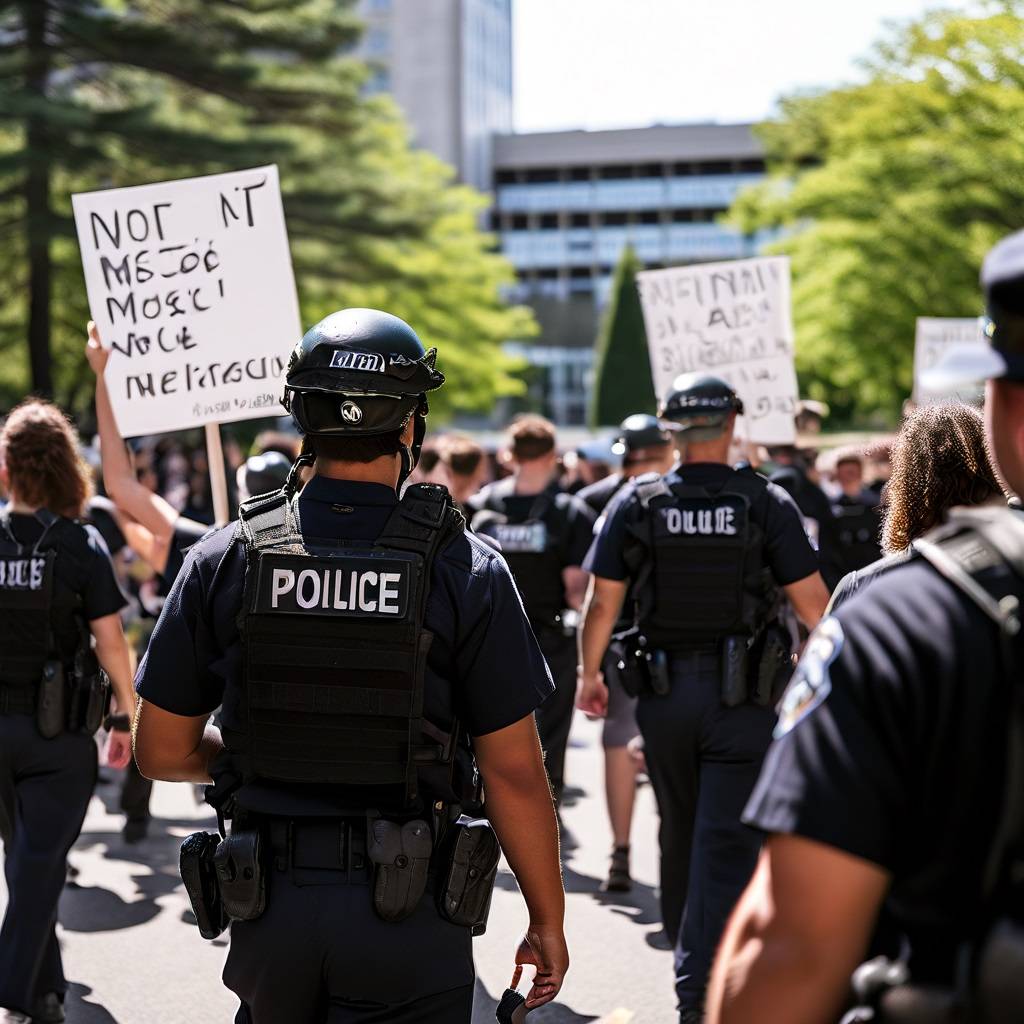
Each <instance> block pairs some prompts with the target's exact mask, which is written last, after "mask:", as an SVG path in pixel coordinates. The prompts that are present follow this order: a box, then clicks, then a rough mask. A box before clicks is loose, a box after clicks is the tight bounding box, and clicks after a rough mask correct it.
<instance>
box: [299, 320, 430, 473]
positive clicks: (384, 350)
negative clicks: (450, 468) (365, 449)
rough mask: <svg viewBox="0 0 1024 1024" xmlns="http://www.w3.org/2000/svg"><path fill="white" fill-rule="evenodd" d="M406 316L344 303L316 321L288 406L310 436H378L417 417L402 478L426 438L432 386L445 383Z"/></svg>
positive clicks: (302, 346) (301, 351)
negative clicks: (413, 436) (348, 306)
mask: <svg viewBox="0 0 1024 1024" xmlns="http://www.w3.org/2000/svg"><path fill="white" fill-rule="evenodd" d="M436 358H437V349H433V348H432V349H431V350H430V351H429V352H427V351H425V350H424V348H423V344H422V342H421V341H420V339H419V338H418V337H417V336H416V332H415V331H414V330H413V329H412V328H411V327H410V326H409V325H408V324H407V323H406V322H405V321H404V320H400V319H399V318H398V317H397V316H392V315H391V314H390V313H382V312H381V311H380V310H377V309H342V310H339V311H338V312H337V313H331V315H330V316H327V317H324V319H323V320H321V321H320V322H319V323H318V324H315V325H314V326H313V327H311V328H310V329H309V330H308V331H307V332H306V335H305V337H304V338H303V339H302V341H300V342H299V344H298V345H297V346H296V347H295V350H294V351H293V352H292V355H291V359H289V361H288V369H287V372H286V374H285V386H284V397H283V399H282V402H283V404H284V407H285V408H286V409H287V410H288V411H289V412H290V413H291V414H292V416H293V417H294V418H295V422H296V424H298V426H299V428H300V429H301V430H302V431H303V432H304V433H305V434H307V435H308V436H310V437H314V438H316V437H324V436H342V437H373V436H375V435H378V434H387V433H390V432H391V431H394V430H402V429H404V428H405V426H406V424H407V423H408V422H409V420H410V419H411V418H412V417H413V416H417V421H416V433H415V439H414V441H413V445H412V448H411V451H407V453H406V455H407V458H406V468H405V471H404V472H403V479H404V478H405V477H406V476H408V474H409V473H411V472H412V469H413V467H414V466H415V465H416V460H417V459H418V458H419V451H420V447H421V446H422V444H423V434H424V432H425V424H424V422H423V416H425V415H426V413H427V392H428V391H434V390H436V389H437V388H439V387H440V386H441V385H442V384H443V383H444V374H442V373H441V372H440V371H439V370H437V369H436V368H435V366H434V362H435V360H436Z"/></svg>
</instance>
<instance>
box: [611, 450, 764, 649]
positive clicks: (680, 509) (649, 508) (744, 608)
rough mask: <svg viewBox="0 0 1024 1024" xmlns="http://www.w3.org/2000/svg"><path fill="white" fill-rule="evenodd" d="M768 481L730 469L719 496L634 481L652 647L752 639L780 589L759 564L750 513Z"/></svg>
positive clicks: (638, 573) (634, 531)
mask: <svg viewBox="0 0 1024 1024" xmlns="http://www.w3.org/2000/svg"><path fill="white" fill-rule="evenodd" d="M767 486H768V485H767V482H766V481H765V480H764V479H763V478H761V477H759V476H758V475H757V474H756V473H755V472H753V470H749V469H743V470H737V471H735V472H734V473H733V474H732V476H731V477H730V478H729V479H728V480H727V481H726V482H725V484H723V485H722V487H721V488H720V489H718V490H717V491H712V490H710V489H708V488H706V487H700V486H695V485H693V484H687V483H685V482H681V483H673V484H671V485H669V483H668V482H667V481H666V480H665V478H663V477H653V476H652V477H650V478H641V479H640V480H639V481H638V482H637V499H638V502H639V506H640V514H639V515H638V516H637V517H636V518H634V519H633V520H632V521H631V522H629V524H628V526H627V533H628V537H629V541H628V543H627V547H626V562H627V564H628V565H629V567H630V570H631V573H633V576H634V580H635V584H634V595H635V598H636V601H637V617H638V621H639V625H640V629H641V632H642V633H643V634H644V636H645V637H646V638H647V641H648V644H649V645H650V646H651V647H655V648H661V649H663V650H669V651H671V650H680V649H685V648H687V647H693V646H698V645H704V644H708V643H713V642H717V641H718V640H721V639H722V638H723V637H726V636H733V635H746V636H753V635H754V634H756V633H757V632H759V631H760V629H761V628H762V627H763V626H764V625H765V624H766V623H767V622H768V620H769V618H770V617H771V615H772V614H773V612H774V610H775V609H776V607H777V605H778V601H779V590H778V587H777V585H776V583H775V581H774V579H773V578H772V575H771V571H770V569H768V567H767V565H766V563H765V558H764V529H763V527H762V525H761V524H760V523H758V522H756V521H755V519H754V516H753V514H752V509H753V507H754V504H755V502H756V501H757V500H758V499H759V498H760V497H761V496H762V495H763V494H764V492H765V489H766V488H767Z"/></svg>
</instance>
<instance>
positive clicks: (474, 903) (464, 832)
mask: <svg viewBox="0 0 1024 1024" xmlns="http://www.w3.org/2000/svg"><path fill="white" fill-rule="evenodd" d="M500 853H501V848H500V847H499V845H498V837H497V836H496V835H495V834H494V829H492V828H491V825H490V822H488V821H487V820H486V819H483V818H476V819H473V818H466V817H462V818H460V819H459V820H458V821H457V822H455V823H454V824H453V825H452V826H451V827H450V828H449V829H448V832H447V834H446V835H445V837H444V842H443V853H442V859H441V863H442V865H443V866H444V872H445V874H444V879H443V882H442V884H441V885H440V886H439V887H438V890H437V897H436V898H437V909H438V911H439V913H440V914H441V916H442V917H443V918H444V919H445V920H446V921H450V922H451V923H452V924H457V925H462V926H463V927H464V928H472V929H473V934H474V935H483V933H484V931H485V930H486V927H487V915H488V912H489V911H490V909H491V893H492V892H493V891H494V879H495V876H496V875H497V873H498V858H499V856H500Z"/></svg>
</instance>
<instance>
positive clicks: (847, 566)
mask: <svg viewBox="0 0 1024 1024" xmlns="http://www.w3.org/2000/svg"><path fill="white" fill-rule="evenodd" d="M836 482H837V483H838V484H839V487H840V492H839V495H838V497H837V498H836V499H835V501H834V502H833V503H832V515H833V516H834V517H835V522H836V531H837V533H838V535H839V550H838V558H837V559H836V561H837V562H838V563H839V567H840V570H841V571H840V576H845V575H846V574H847V573H849V572H856V571H857V570H858V569H863V568H864V567H865V566H867V565H870V564H871V563H872V562H874V561H877V560H878V559H879V558H880V557H881V555H882V546H881V542H880V534H881V532H882V515H881V506H880V502H879V496H878V493H877V492H875V491H872V490H870V489H869V488H868V487H866V486H865V485H864V456H863V455H862V454H861V452H860V451H858V450H856V449H850V448H848V449H846V450H844V451H841V452H840V453H839V455H838V457H837V459H836Z"/></svg>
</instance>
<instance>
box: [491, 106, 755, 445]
mask: <svg viewBox="0 0 1024 1024" xmlns="http://www.w3.org/2000/svg"><path fill="white" fill-rule="evenodd" d="M763 176H764V154H763V151H762V148H761V146H760V144H759V143H758V141H757V139H756V138H755V137H754V135H753V133H752V132H751V126H750V125H746V124H738V125H719V124H690V125H674V126H668V125H655V126H653V127H650V128H632V129H622V130H616V131H594V132H590V131H567V132H534V133H528V134H514V135H499V136H498V137H497V138H496V139H495V140H494V195H495V200H494V208H493V212H492V227H493V229H494V230H495V231H496V232H497V233H498V236H499V238H500V240H501V248H502V251H503V252H504V254H505V256H506V257H507V258H508V259H509V260H510V261H511V262H512V264H513V265H514V266H515V268H516V274H517V278H518V285H517V287H516V289H515V292H514V295H513V298H515V299H516V300H517V301H519V302H524V303H526V304H528V305H530V306H532V307H533V309H534V310H535V312H536V314H537V319H538V321H539V323H540V326H541V335H540V337H539V338H537V339H535V341H534V342H532V343H531V344H529V345H524V346H521V347H515V349H514V350H516V351H518V352H519V353H520V354H522V355H523V356H524V357H525V358H526V359H527V360H528V361H529V362H530V363H531V364H533V365H534V366H535V367H537V368H538V369H539V373H538V374H537V384H536V392H537V393H536V394H535V395H534V396H533V398H534V400H535V401H538V402H539V403H540V404H541V405H542V406H543V407H544V408H545V410H546V411H547V412H548V414H549V415H551V416H552V417H553V418H554V419H555V420H556V422H558V423H561V424H567V425H572V424H580V423H583V422H584V419H585V415H586V395H587V392H588V389H589V383H590V380H591V377H592V373H593V365H594V340H595V337H596V335H597V330H598V323H599V316H600V312H601V309H602V307H603V306H604V304H605V302H606V301H607V296H608V290H609V285H610V283H611V277H612V271H613V270H614V267H615V264H616V262H617V261H618V259H619V256H620V254H621V252H622V249H623V247H624V246H625V245H626V244H627V243H629V244H632V245H633V247H634V249H635V250H636V252H637V255H638V257H639V259H640V260H641V262H643V264H644V265H645V266H646V267H648V268H655V267H663V266H674V265H677V264H683V263H695V262H710V261H714V260H728V259H737V258H740V257H743V256H753V255H755V254H756V253H757V252H758V251H759V249H760V246H761V245H763V244H764V243H765V242H766V241H767V240H769V237H768V236H767V235H765V234H762V235H744V234H743V233H741V232H740V231H738V230H736V229H735V228H732V227H727V226H725V225H722V224H718V223H716V221H717V219H718V218H719V217H720V216H721V214H722V213H724V212H725V210H726V209H728V207H729V206H730V204H731V203H732V201H733V199H734V198H735V196H736V194H737V193H738V192H739V190H740V189H741V188H743V187H744V186H747V185H751V184H753V183H755V182H757V181H759V180H761V178H763Z"/></svg>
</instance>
